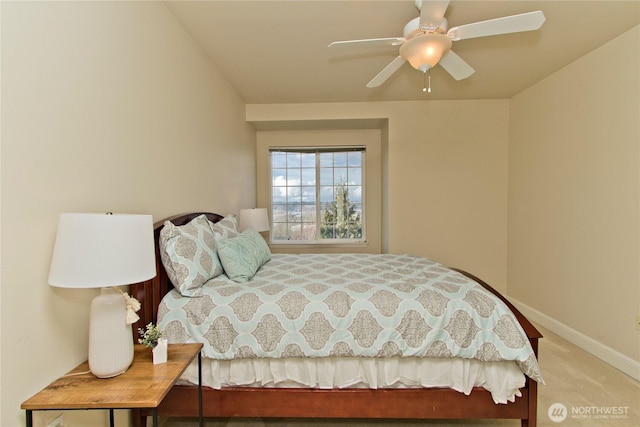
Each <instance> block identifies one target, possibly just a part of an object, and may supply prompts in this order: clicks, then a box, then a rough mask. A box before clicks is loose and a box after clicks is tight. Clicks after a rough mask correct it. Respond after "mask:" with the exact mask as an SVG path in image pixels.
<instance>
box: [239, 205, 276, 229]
mask: <svg viewBox="0 0 640 427" xmlns="http://www.w3.org/2000/svg"><path fill="white" fill-rule="evenodd" d="M238 227H239V228H240V231H244V230H247V229H249V228H253V229H254V230H255V231H257V232H261V231H268V230H269V215H268V214H267V208H253V209H240V217H239V218H238Z"/></svg>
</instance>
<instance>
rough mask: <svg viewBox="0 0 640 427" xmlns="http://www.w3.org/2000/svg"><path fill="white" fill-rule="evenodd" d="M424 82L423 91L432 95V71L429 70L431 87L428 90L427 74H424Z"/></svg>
mask: <svg viewBox="0 0 640 427" xmlns="http://www.w3.org/2000/svg"><path fill="white" fill-rule="evenodd" d="M423 74H424V82H423V83H422V91H423V92H429V93H431V69H429V86H428V88H427V72H426V71H425V72H424V73H423Z"/></svg>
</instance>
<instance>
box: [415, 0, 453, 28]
mask: <svg viewBox="0 0 640 427" xmlns="http://www.w3.org/2000/svg"><path fill="white" fill-rule="evenodd" d="M448 6H449V0H416V7H417V8H418V9H420V28H421V29H423V30H429V31H433V30H435V29H436V28H438V27H439V26H440V23H441V22H442V18H444V13H445V12H446V11H447V7H448Z"/></svg>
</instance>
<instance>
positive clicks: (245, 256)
mask: <svg viewBox="0 0 640 427" xmlns="http://www.w3.org/2000/svg"><path fill="white" fill-rule="evenodd" d="M218 256H219V257H220V261H221V262H222V266H223V267H224V272H225V273H226V275H227V277H229V278H230V279H231V280H233V281H235V282H238V283H244V282H248V281H249V280H251V279H252V278H253V276H254V275H255V274H256V272H257V271H258V270H259V269H260V267H262V266H263V265H264V264H265V263H266V262H267V261H269V260H270V259H271V251H270V250H269V246H268V245H267V242H265V241H264V238H263V237H262V236H261V235H260V233H258V232H257V231H255V230H253V229H251V228H250V229H248V230H245V231H243V232H242V233H240V234H239V235H238V236H237V237H234V238H232V239H220V240H218Z"/></svg>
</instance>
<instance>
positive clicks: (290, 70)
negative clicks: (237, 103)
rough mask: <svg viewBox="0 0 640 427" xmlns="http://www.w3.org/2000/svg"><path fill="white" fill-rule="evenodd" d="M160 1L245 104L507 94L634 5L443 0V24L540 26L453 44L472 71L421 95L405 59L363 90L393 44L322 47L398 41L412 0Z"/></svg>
mask: <svg viewBox="0 0 640 427" xmlns="http://www.w3.org/2000/svg"><path fill="white" fill-rule="evenodd" d="M166 3H167V5H168V7H169V9H170V10H171V11H172V12H173V13H174V15H175V16H176V18H177V19H178V20H179V21H180V22H181V23H182V24H183V25H184V27H185V28H186V30H187V31H188V32H189V33H190V34H191V35H192V37H193V38H194V40H195V41H196V42H197V43H198V44H199V45H200V46H201V47H202V49H203V50H204V51H205V52H206V53H207V55H209V56H210V57H211V59H212V61H213V62H214V63H215V64H216V66H217V67H218V68H219V69H220V71H221V72H222V73H223V74H224V75H225V76H226V78H227V79H228V80H229V81H230V82H231V84H233V86H235V88H236V89H237V90H238V92H239V93H240V95H241V96H242V97H243V98H244V100H245V102H247V103H249V104H264V103H308V102H311V103H314V102H367V101H405V100H425V99H426V100H441V99H496V98H509V97H511V96H513V95H514V94H517V93H518V92H520V91H522V90H523V89H525V88H527V87H529V86H530V85H532V84H533V83H535V82H537V81H539V80H541V79H542V78H544V77H546V76H548V75H549V74H552V73H553V72H555V71H557V70H559V69H560V68H562V67H564V66H566V65H567V64H569V63H571V62H573V61H575V60H576V59H578V58H579V57H581V56H583V55H584V54H586V53H587V52H589V51H591V50H593V49H595V48H597V47H599V46H601V45H602V44H604V43H606V42H607V41H609V40H611V39H613V38H614V37H616V36H617V35H619V34H622V33H623V32H625V31H626V30H628V29H630V28H632V27H633V26H635V25H637V24H638V23H639V22H640V0H625V1H612V0H601V1H594V0H590V1H569V0H556V1H537V0H528V1H514V0H502V1H484V0H475V1H458V0H452V1H451V3H450V4H449V8H448V10H447V13H446V15H445V16H446V18H447V19H448V20H449V27H453V26H457V25H462V24H467V23H471V22H477V21H482V20H487V19H492V18H498V17H502V16H508V15H514V14H518V13H524V12H529V11H534V10H541V11H543V12H544V14H545V16H546V22H545V23H544V25H543V26H542V28H541V29H540V30H538V31H533V32H527V33H518V34H509V35H501V36H493V37H485V38H479V39H470V40H462V41H458V42H454V43H453V48H452V49H453V50H454V51H455V52H456V53H457V54H458V55H459V56H461V57H462V58H463V59H464V60H465V61H466V62H467V63H469V64H470V65H471V66H472V67H473V68H474V69H475V70H476V72H475V74H473V75H472V76H471V77H470V78H468V79H466V80H462V81H455V80H454V79H453V78H451V77H450V76H449V74H447V73H446V72H445V71H444V70H443V69H442V68H441V67H439V66H436V67H435V68H434V69H433V70H432V72H431V86H432V89H433V90H432V93H430V94H427V93H424V92H422V87H423V74H422V73H421V72H419V71H417V70H415V69H413V68H411V66H410V65H409V64H408V63H407V64H405V65H403V66H402V68H401V69H400V70H399V71H397V72H396V73H395V74H394V75H393V76H392V77H391V78H390V79H389V80H387V81H386V82H385V83H384V84H383V85H382V86H381V87H378V88H375V89H368V88H366V87H365V85H366V83H367V82H368V81H369V80H371V78H373V76H375V75H376V74H377V73H378V72H379V71H380V70H381V69H382V68H384V67H385V66H386V65H387V64H388V63H389V62H391V60H393V59H394V58H395V57H396V56H397V54H398V48H397V47H392V46H389V47H382V48H380V47H377V48H373V47H361V46H360V47H353V46H352V47H348V48H347V47H343V48H339V49H328V48H327V45H328V44H329V43H330V42H332V41H336V40H351V39H364V38H377V37H395V36H402V29H403V27H404V25H405V24H406V23H407V22H408V21H410V20H411V19H413V18H415V17H417V16H418V15H419V12H418V10H417V9H416V7H415V6H414V1H413V0H395V1H379V0H342V1H335V0H314V1H311V0H303V1H300V0H298V1H293V0H288V1H280V0H257V1H244V0H234V1H229V0H208V1H184V0H182V1H172V0H167V1H166ZM615 72H616V70H615V69H612V70H611V78H615ZM601 83H602V82H594V84H601ZM585 90H588V88H585Z"/></svg>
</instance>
